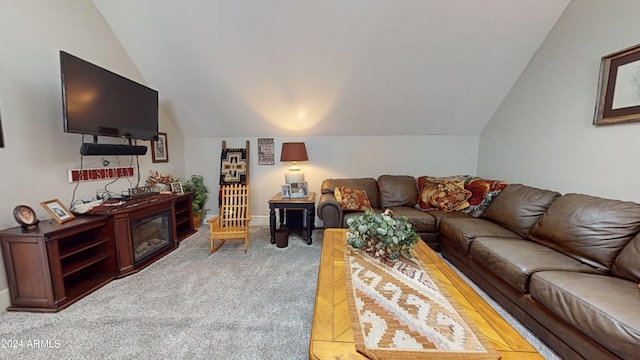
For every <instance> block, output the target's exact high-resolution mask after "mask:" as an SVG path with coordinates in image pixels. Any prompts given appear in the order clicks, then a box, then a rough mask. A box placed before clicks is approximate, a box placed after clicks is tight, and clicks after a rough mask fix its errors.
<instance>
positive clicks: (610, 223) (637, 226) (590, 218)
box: [529, 194, 640, 271]
mask: <svg viewBox="0 0 640 360" xmlns="http://www.w3.org/2000/svg"><path fill="white" fill-rule="evenodd" d="M638 231H640V204H636V203H633V202H629V201H619V200H611V199H602V198H599V197H595V196H589V195H582V194H567V195H564V196H562V197H560V198H558V199H557V200H556V201H554V202H553V204H551V206H549V209H547V212H546V213H545V214H544V215H543V216H542V218H540V221H539V222H538V223H537V224H536V225H535V226H534V227H533V229H531V232H530V233H529V238H530V239H531V240H533V241H535V242H538V243H540V244H543V245H545V246H548V247H550V248H552V249H555V250H557V251H560V252H562V253H564V254H565V255H568V256H571V257H573V258H574V259H577V260H580V261H582V262H584V263H585V264H589V265H591V266H593V267H595V268H597V269H599V270H601V271H609V270H610V269H611V266H612V265H613V261H614V260H615V258H616V256H618V254H619V253H620V251H621V250H622V248H623V247H624V246H625V245H627V243H629V241H630V240H631V239H632V238H633V237H635V236H636V234H638Z"/></svg>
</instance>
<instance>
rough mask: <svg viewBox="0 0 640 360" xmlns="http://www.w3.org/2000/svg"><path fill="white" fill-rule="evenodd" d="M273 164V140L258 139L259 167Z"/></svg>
mask: <svg viewBox="0 0 640 360" xmlns="http://www.w3.org/2000/svg"><path fill="white" fill-rule="evenodd" d="M273 164H274V152H273V138H258V165H273Z"/></svg>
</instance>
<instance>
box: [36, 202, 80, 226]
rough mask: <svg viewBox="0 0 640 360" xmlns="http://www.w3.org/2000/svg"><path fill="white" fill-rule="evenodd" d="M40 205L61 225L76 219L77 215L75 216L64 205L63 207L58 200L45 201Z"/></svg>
mask: <svg viewBox="0 0 640 360" xmlns="http://www.w3.org/2000/svg"><path fill="white" fill-rule="evenodd" d="M40 205H42V207H43V208H44V209H45V210H47V212H48V213H49V214H51V217H52V218H54V219H55V220H56V221H57V222H58V223H60V224H62V223H63V222H66V221H69V220H73V219H75V215H73V213H72V212H71V211H70V210H69V209H67V208H66V207H65V206H64V205H62V203H61V202H60V200H58V199H53V200H48V201H43V202H41V203H40Z"/></svg>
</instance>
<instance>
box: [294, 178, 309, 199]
mask: <svg viewBox="0 0 640 360" xmlns="http://www.w3.org/2000/svg"><path fill="white" fill-rule="evenodd" d="M307 196H309V191H308V190H307V182H306V181H301V182H296V183H291V198H292V199H300V198H306V197H307Z"/></svg>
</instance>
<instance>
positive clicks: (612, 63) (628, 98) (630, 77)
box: [593, 45, 640, 126]
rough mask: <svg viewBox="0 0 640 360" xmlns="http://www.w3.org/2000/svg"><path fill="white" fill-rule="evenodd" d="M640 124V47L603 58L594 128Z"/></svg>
mask: <svg viewBox="0 0 640 360" xmlns="http://www.w3.org/2000/svg"><path fill="white" fill-rule="evenodd" d="M631 121H640V45H635V46H633V47H630V48H627V49H624V50H620V51H618V52H615V53H612V54H609V55H606V56H603V57H602V61H601V62H600V76H599V78H598V97H597V99H596V110H595V114H594V118H593V124H594V125H596V126H599V125H609V124H618V123H625V122H631Z"/></svg>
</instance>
